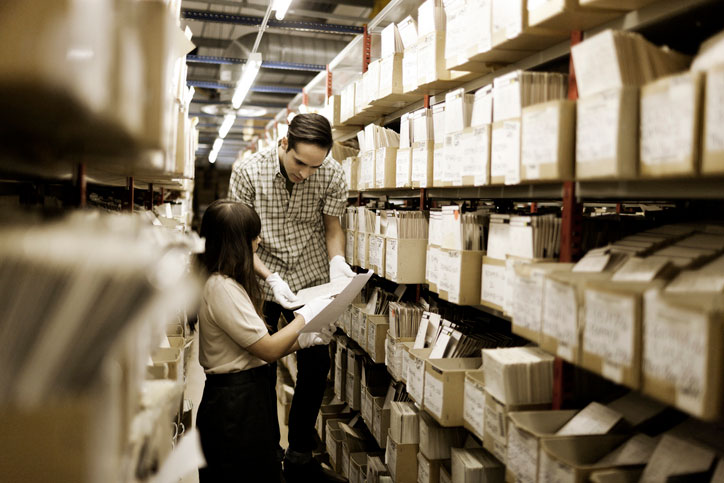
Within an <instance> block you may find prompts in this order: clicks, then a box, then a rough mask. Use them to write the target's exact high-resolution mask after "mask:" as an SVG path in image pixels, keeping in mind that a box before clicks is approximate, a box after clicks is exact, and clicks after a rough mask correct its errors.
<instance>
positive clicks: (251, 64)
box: [231, 53, 261, 109]
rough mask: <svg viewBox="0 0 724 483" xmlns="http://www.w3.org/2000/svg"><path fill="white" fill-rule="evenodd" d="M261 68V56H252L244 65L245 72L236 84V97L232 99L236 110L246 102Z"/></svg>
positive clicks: (257, 54)
mask: <svg viewBox="0 0 724 483" xmlns="http://www.w3.org/2000/svg"><path fill="white" fill-rule="evenodd" d="M260 68H261V54H259V53H256V54H251V55H250V56H249V59H248V60H247V61H246V64H245V65H244V71H243V72H242V73H241V79H239V82H237V83H236V89H235V90H234V97H232V98H231V105H232V106H234V109H239V107H241V104H242V103H243V102H244V99H245V98H246V95H247V94H248V93H249V89H251V85H252V84H253V83H254V80H255V79H256V75H257V74H258V73H259V69H260Z"/></svg>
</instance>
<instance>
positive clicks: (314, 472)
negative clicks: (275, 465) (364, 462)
mask: <svg viewBox="0 0 724 483" xmlns="http://www.w3.org/2000/svg"><path fill="white" fill-rule="evenodd" d="M284 479H285V480H286V483H311V482H340V483H341V482H345V481H347V480H346V479H345V478H343V477H342V476H340V475H338V474H337V473H335V472H334V471H331V470H328V469H326V468H324V467H323V466H322V465H321V463H319V461H317V460H316V459H314V458H312V459H311V460H310V461H309V462H307V463H304V464H299V463H292V462H290V461H289V460H288V459H285V460H284Z"/></svg>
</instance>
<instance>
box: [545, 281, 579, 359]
mask: <svg viewBox="0 0 724 483" xmlns="http://www.w3.org/2000/svg"><path fill="white" fill-rule="evenodd" d="M544 290H545V302H544V305H543V333H544V334H546V335H548V336H550V337H553V338H555V339H557V340H558V341H559V342H562V343H563V344H564V345H567V346H574V347H575V346H578V324H577V318H578V303H577V300H576V292H575V289H574V288H573V287H572V286H570V285H567V284H564V283H560V282H558V281H556V280H550V279H548V280H546V281H545V288H544Z"/></svg>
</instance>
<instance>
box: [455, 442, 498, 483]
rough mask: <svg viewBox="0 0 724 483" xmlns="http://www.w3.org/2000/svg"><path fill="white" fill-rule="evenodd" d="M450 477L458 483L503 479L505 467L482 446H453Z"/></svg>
mask: <svg viewBox="0 0 724 483" xmlns="http://www.w3.org/2000/svg"><path fill="white" fill-rule="evenodd" d="M451 451H452V454H451V456H452V458H451V463H452V479H453V481H456V482H460V483H487V482H493V481H503V480H504V479H505V467H504V466H503V465H502V463H501V462H500V461H498V460H497V459H496V458H495V457H494V456H493V455H492V454H490V453H488V452H487V451H486V450H484V449H482V448H453V449H452V450H451Z"/></svg>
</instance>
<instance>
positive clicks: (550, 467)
mask: <svg viewBox="0 0 724 483" xmlns="http://www.w3.org/2000/svg"><path fill="white" fill-rule="evenodd" d="M538 481H543V482H549V481H555V482H556V483H575V482H576V475H575V472H574V471H573V469H572V468H569V467H568V466H566V465H563V464H561V463H559V462H558V461H556V460H554V459H553V458H551V457H550V456H548V453H546V452H545V451H541V456H540V475H539V477H538Z"/></svg>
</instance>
